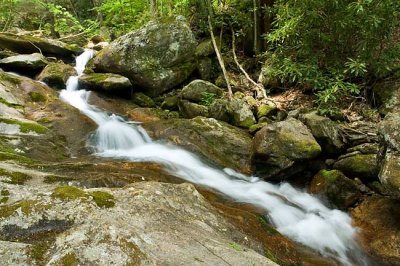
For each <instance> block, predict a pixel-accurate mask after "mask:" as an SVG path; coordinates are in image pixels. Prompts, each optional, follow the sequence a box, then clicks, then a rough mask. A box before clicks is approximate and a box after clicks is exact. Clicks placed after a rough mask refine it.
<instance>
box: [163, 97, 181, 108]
mask: <svg viewBox="0 0 400 266" xmlns="http://www.w3.org/2000/svg"><path fill="white" fill-rule="evenodd" d="M178 103H179V98H178V96H169V97H165V99H164V100H163V102H162V103H161V108H163V109H166V110H178Z"/></svg>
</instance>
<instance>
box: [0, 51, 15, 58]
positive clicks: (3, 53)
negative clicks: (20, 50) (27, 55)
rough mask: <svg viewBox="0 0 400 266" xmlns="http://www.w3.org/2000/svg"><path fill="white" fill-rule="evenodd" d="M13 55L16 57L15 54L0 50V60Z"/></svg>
mask: <svg viewBox="0 0 400 266" xmlns="http://www.w3.org/2000/svg"><path fill="white" fill-rule="evenodd" d="M14 55H18V54H17V53H14V52H12V51H10V50H8V49H2V48H0V59H3V58H6V57H10V56H14Z"/></svg>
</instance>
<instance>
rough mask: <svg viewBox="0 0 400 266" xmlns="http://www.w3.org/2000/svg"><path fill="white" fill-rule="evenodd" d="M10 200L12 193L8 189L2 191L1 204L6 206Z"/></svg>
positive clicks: (0, 193) (0, 195)
mask: <svg viewBox="0 0 400 266" xmlns="http://www.w3.org/2000/svg"><path fill="white" fill-rule="evenodd" d="M9 198H10V191H8V190H7V189H2V190H1V191H0V204H5V203H7V201H8V200H9Z"/></svg>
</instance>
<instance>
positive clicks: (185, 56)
mask: <svg viewBox="0 0 400 266" xmlns="http://www.w3.org/2000/svg"><path fill="white" fill-rule="evenodd" d="M195 50H196V40H195V37H194V35H193V33H192V31H191V30H190V28H189V26H188V25H187V23H186V20H185V19H184V18H183V17H181V16H179V17H173V18H171V17H169V18H162V19H158V20H155V21H152V22H149V23H148V24H147V25H146V26H145V27H144V28H142V29H140V30H136V31H133V32H130V33H128V34H126V35H124V36H122V37H120V38H118V39H117V40H115V41H113V42H112V43H110V45H109V46H107V47H106V48H104V49H103V50H101V51H100V52H99V53H98V54H97V55H96V57H95V58H94V60H93V66H94V70H95V72H110V71H111V72H112V73H115V74H120V75H123V76H126V77H128V78H129V79H130V80H131V82H132V83H133V85H135V86H138V87H140V88H142V89H144V90H145V92H146V94H148V95H150V96H158V95H160V94H162V93H163V92H165V91H168V90H169V89H171V88H173V87H175V86H177V85H179V84H180V83H182V82H183V81H185V80H186V79H187V78H188V77H189V76H190V74H191V73H192V72H193V71H194V69H195V67H196V62H195V56H194V53H195Z"/></svg>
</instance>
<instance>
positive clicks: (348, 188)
mask: <svg viewBox="0 0 400 266" xmlns="http://www.w3.org/2000/svg"><path fill="white" fill-rule="evenodd" d="M309 190H310V192H311V193H313V194H318V195H320V196H322V197H323V198H326V199H327V200H328V201H329V202H330V203H332V204H333V205H334V206H336V207H338V208H340V209H344V210H346V209H347V208H349V207H351V206H353V205H354V204H355V203H356V202H357V201H358V200H359V199H360V198H361V193H360V191H359V189H358V186H357V183H356V182H355V181H353V180H351V179H349V178H347V177H346V176H345V175H344V174H343V173H342V172H340V171H338V170H330V171H329V170H321V171H320V172H318V174H317V175H316V176H315V177H314V178H313V180H312V181H311V184H310V189H309Z"/></svg>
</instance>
